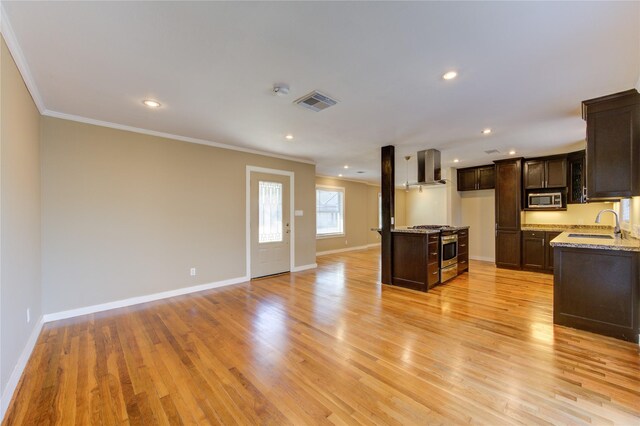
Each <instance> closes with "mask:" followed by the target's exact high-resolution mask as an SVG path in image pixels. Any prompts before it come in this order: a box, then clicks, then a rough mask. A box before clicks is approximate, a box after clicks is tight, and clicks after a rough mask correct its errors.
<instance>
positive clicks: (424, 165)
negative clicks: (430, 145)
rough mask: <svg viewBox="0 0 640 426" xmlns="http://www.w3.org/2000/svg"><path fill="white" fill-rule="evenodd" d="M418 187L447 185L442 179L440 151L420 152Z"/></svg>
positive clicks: (426, 150) (428, 150) (427, 150)
mask: <svg viewBox="0 0 640 426" xmlns="http://www.w3.org/2000/svg"><path fill="white" fill-rule="evenodd" d="M417 183H418V185H442V184H445V183H447V181H446V180H445V179H442V169H441V168H440V151H438V150H437V149H425V150H424V151H418V182H417Z"/></svg>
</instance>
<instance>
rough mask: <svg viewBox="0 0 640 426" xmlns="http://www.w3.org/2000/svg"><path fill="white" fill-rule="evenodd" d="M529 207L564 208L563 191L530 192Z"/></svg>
mask: <svg viewBox="0 0 640 426" xmlns="http://www.w3.org/2000/svg"><path fill="white" fill-rule="evenodd" d="M527 207H529V208H530V209H560V208H562V193H560V192H547V193H546V194H529V197H528V200H527Z"/></svg>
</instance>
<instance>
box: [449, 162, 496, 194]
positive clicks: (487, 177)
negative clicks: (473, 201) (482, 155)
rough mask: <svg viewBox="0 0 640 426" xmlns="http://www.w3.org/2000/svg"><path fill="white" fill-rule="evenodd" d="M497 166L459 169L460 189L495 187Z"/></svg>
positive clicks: (471, 189) (470, 189) (472, 189)
mask: <svg viewBox="0 0 640 426" xmlns="http://www.w3.org/2000/svg"><path fill="white" fill-rule="evenodd" d="M494 187H495V168H494V166H493V165H489V166H478V167H467V168H464V169H458V191H474V190H476V189H493V188H494Z"/></svg>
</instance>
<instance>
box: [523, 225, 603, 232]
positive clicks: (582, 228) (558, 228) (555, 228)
mask: <svg viewBox="0 0 640 426" xmlns="http://www.w3.org/2000/svg"><path fill="white" fill-rule="evenodd" d="M520 230H522V231H548V232H564V231H575V232H583V233H585V232H591V231H609V232H613V227H611V226H609V225H552V224H537V223H533V224H527V223H523V224H522V225H521V226H520Z"/></svg>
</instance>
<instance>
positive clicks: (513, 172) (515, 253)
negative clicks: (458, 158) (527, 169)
mask: <svg viewBox="0 0 640 426" xmlns="http://www.w3.org/2000/svg"><path fill="white" fill-rule="evenodd" d="M495 182H496V194H495V195H496V211H495V216H496V223H495V227H496V229H495V239H496V242H495V243H496V266H498V267H501V268H520V260H521V259H520V250H521V245H520V210H521V201H522V159H521V158H518V159H509V160H501V161H496V162H495Z"/></svg>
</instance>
